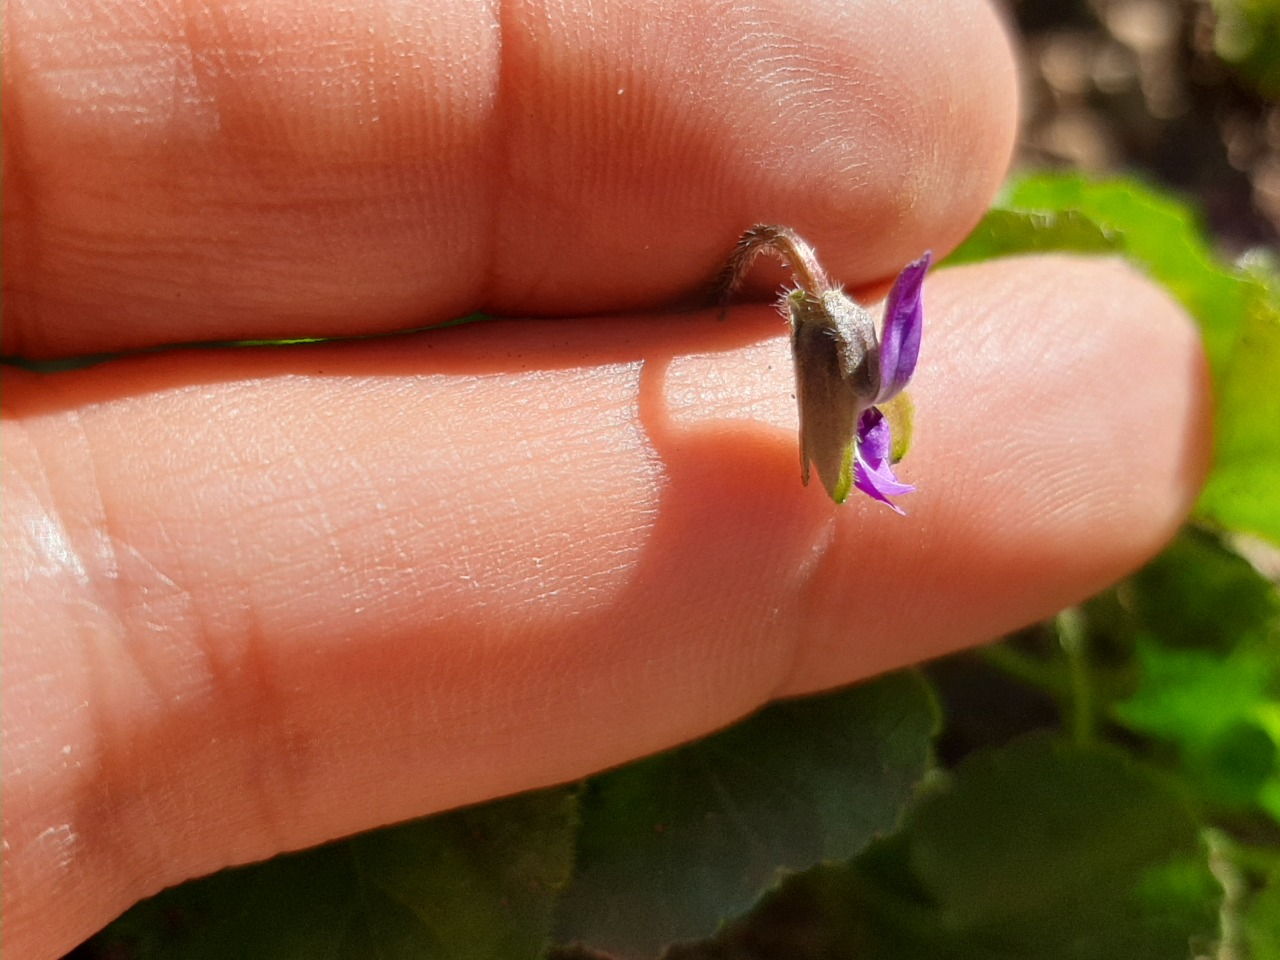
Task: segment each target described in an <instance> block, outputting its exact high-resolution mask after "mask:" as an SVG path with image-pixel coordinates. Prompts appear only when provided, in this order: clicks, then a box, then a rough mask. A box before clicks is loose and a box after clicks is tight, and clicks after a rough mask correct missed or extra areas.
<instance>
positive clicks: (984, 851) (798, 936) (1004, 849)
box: [678, 735, 1220, 960]
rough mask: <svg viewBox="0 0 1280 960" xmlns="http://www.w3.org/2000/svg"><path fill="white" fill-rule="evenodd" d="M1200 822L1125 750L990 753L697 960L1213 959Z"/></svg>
mask: <svg viewBox="0 0 1280 960" xmlns="http://www.w3.org/2000/svg"><path fill="white" fill-rule="evenodd" d="M1219 896H1220V887H1219V885H1218V884H1217V882H1216V881H1215V880H1214V878H1213V876H1212V874H1211V873H1210V871H1209V868H1208V864H1207V857H1206V853H1205V850H1204V849H1203V845H1202V843H1201V840H1200V825H1199V823H1198V822H1197V821H1196V819H1195V817H1194V816H1193V815H1192V813H1191V811H1190V809H1189V808H1188V806H1187V804H1186V802H1185V801H1184V799H1183V798H1182V797H1181V796H1180V795H1179V793H1178V792H1177V791H1176V790H1175V789H1174V788H1173V787H1171V786H1170V784H1169V783H1167V782H1166V781H1165V780H1164V779H1162V778H1161V777H1160V776H1158V775H1156V774H1154V773H1152V772H1151V771H1149V770H1146V769H1144V768H1143V767H1141V766H1139V765H1137V764H1135V763H1133V762H1132V761H1131V760H1130V759H1129V758H1128V757H1127V756H1126V755H1125V754H1124V753H1123V752H1122V751H1120V750H1117V749H1115V748H1110V747H1100V746H1090V747H1078V746H1072V745H1070V744H1067V743H1065V742H1063V741H1059V740H1055V739H1053V738H1051V737H1048V736H1043V735H1034V736H1030V737H1026V738H1023V739H1021V740H1018V741H1016V742H1014V743H1012V744H1010V745H1008V746H1006V747H1003V748H999V749H994V750H987V751H983V752H982V753H979V754H975V755H973V756H972V757H970V758H969V759H968V760H966V761H965V762H964V763H962V764H961V765H960V767H959V768H958V769H957V770H956V772H955V775H954V777H952V778H949V779H947V780H945V781H942V782H941V783H940V784H939V785H938V786H937V788H936V789H934V790H932V791H930V792H928V793H927V794H926V795H925V796H924V797H923V798H922V799H921V801H920V803H919V804H918V806H917V807H916V809H915V810H914V811H913V812H912V814H911V815H910V816H909V818H908V820H907V823H906V825H905V827H904V829H903V831H902V832H901V834H899V835H897V836H895V837H893V838H891V839H889V840H888V841H883V842H880V843H877V844H875V845H874V846H873V847H872V848H871V849H870V850H868V851H867V852H866V853H865V854H863V855H862V856H860V857H859V858H858V859H857V860H855V861H854V862H853V863H852V864H851V865H848V866H845V867H839V866H830V867H824V868H821V869H819V870H815V871H810V872H809V873H806V874H804V875H802V876H799V877H796V878H793V879H792V880H790V881H788V882H787V883H786V884H784V885H783V887H782V888H781V889H780V890H779V891H778V893H777V894H776V895H775V896H774V897H771V898H770V900H769V901H768V902H767V903H765V904H764V905H763V906H762V908H761V910H760V911H759V912H758V913H757V914H755V915H753V916H752V917H749V918H747V919H746V920H744V921H742V922H741V923H738V924H735V925H734V927H733V928H732V929H730V930H728V931H726V933H725V934H724V935H723V937H721V938H720V941H719V942H718V943H717V944H716V945H715V948H714V949H706V950H689V951H685V952H682V953H681V954H678V956H680V957H682V958H684V957H688V958H693V957H707V958H711V957H752V956H760V957H768V956H786V957H788V958H790V960H819V958H821V960H844V958H848V960H919V958H921V957H928V958H930V960H1025V958H1028V957H1035V958H1037V960H1058V958H1061V960H1112V958H1114V960H1146V958H1150V960H1168V958H1170V957H1189V956H1193V955H1195V954H1196V952H1197V950H1203V949H1204V948H1207V947H1208V946H1209V945H1210V944H1211V943H1212V939H1213V937H1214V936H1215V935H1216V927H1217V915H1216V908H1217V902H1218V899H1219Z"/></svg>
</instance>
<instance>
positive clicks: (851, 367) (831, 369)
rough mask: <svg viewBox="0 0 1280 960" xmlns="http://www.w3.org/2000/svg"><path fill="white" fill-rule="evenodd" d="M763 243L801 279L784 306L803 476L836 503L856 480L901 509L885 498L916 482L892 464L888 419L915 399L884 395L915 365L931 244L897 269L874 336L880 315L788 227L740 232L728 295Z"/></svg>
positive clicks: (720, 282)
mask: <svg viewBox="0 0 1280 960" xmlns="http://www.w3.org/2000/svg"><path fill="white" fill-rule="evenodd" d="M762 253H769V254H772V255H773V256H776V257H777V258H778V259H780V260H782V261H783V262H784V263H786V264H787V265H788V266H790V267H791V271H792V273H793V274H794V275H795V279H796V287H795V289H793V290H788V291H785V292H784V293H783V295H782V300H781V303H780V304H779V306H780V308H781V310H782V312H783V314H784V315H785V316H786V317H787V319H788V321H789V323H790V326H791V354H792V358H793V360H794V362H795V374H796V404H797V406H798V407H799V414H800V479H801V480H802V481H803V482H804V483H806V484H807V483H808V482H809V471H810V468H811V467H812V468H813V469H815V470H816V471H817V474H818V478H819V479H820V480H821V481H822V485H823V487H824V488H825V489H826V491H827V494H828V496H830V497H831V499H832V500H834V501H835V502H836V503H844V501H845V499H846V498H847V497H848V496H849V493H850V491H851V490H853V489H855V488H856V489H858V490H861V491H862V492H863V493H865V494H866V495H867V496H869V497H871V498H872V499H873V500H878V501H880V502H881V503H884V504H888V506H890V507H892V508H893V509H894V510H896V511H897V512H898V513H902V512H903V511H902V509H901V508H900V507H898V506H897V504H895V503H894V502H893V501H892V500H890V499H889V498H890V497H895V496H901V495H902V494H905V493H911V492H912V491H913V490H915V487H913V486H911V485H910V484H906V483H902V482H901V481H899V480H898V478H897V476H895V474H894V472H893V461H894V457H893V436H892V428H891V427H890V425H889V422H890V420H891V419H896V418H897V415H898V414H907V413H909V411H910V407H909V405H907V404H906V403H905V402H902V401H905V399H906V398H905V397H904V398H902V401H900V402H898V403H897V404H894V406H895V407H896V408H897V409H896V410H894V409H892V408H885V409H882V405H884V404H889V403H893V401H894V400H895V398H897V397H898V396H899V395H900V394H901V393H902V390H903V388H904V387H905V386H906V385H907V382H908V381H909V380H910V379H911V375H912V374H913V373H914V372H915V369H916V360H917V359H918V358H919V356H920V334H921V330H922V328H923V326H924V311H923V309H922V307H921V303H920V289H921V286H922V284H923V283H924V275H925V273H927V272H928V270H929V264H930V262H931V260H932V258H931V256H930V255H929V254H928V253H926V254H925V255H924V256H922V257H921V258H920V259H919V260H917V261H915V262H914V263H910V264H907V266H906V267H905V268H904V269H903V271H902V272H901V273H900V274H898V279H897V280H895V281H894V284H893V289H892V290H890V291H889V297H888V299H887V300H886V301H885V308H884V320H883V322H882V323H881V325H880V326H881V329H880V333H879V335H878V336H877V333H876V322H875V318H874V317H872V315H871V314H870V312H868V311H867V309H866V308H865V307H863V306H861V305H860V304H858V303H857V302H856V301H854V300H853V298H852V297H850V296H849V295H848V294H846V293H845V292H844V291H843V290H841V289H840V287H839V286H837V285H836V284H834V283H832V282H831V279H830V278H829V277H828V276H827V274H826V271H824V270H823V269H822V265H821V264H819V263H818V258H817V255H816V254H815V253H814V250H813V248H812V247H811V246H809V244H808V243H806V242H805V241H804V240H803V239H801V237H800V236H799V235H798V234H797V233H796V232H795V231H794V230H792V229H791V228H789V227H781V226H774V225H770V224H756V225H755V226H754V227H752V228H751V229H750V230H748V231H747V232H746V233H744V234H743V235H742V237H741V238H740V239H739V240H738V245H737V247H736V248H735V249H734V252H733V255H732V256H731V257H730V258H729V262H728V263H727V264H726V265H725V268H724V270H722V271H721V273H720V276H719V277H717V279H716V289H717V290H718V291H719V294H720V300H721V304H722V305H723V304H725V303H727V302H728V297H729V294H730V293H732V292H733V290H734V289H735V288H736V287H737V286H738V284H739V283H741V282H742V279H743V277H745V276H746V273H747V271H748V270H749V269H750V267H751V264H752V262H753V261H754V260H755V258H756V257H757V256H759V255H760V254H762ZM886 409H889V410H890V416H886V412H885V410H886ZM903 419H905V417H904V418H903Z"/></svg>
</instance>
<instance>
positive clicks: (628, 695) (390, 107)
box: [0, 0, 1207, 958]
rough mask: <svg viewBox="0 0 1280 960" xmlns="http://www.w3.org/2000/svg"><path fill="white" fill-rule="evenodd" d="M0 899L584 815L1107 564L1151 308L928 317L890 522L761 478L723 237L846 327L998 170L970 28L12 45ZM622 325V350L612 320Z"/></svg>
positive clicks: (774, 375) (1193, 410)
mask: <svg viewBox="0 0 1280 960" xmlns="http://www.w3.org/2000/svg"><path fill="white" fill-rule="evenodd" d="M4 29H5V31H6V37H5V41H4V42H5V57H4V71H5V72H4V82H5V89H4V109H5V116H4V123H5V128H4V150H5V153H4V204H5V208H4V216H5V220H4V262H5V266H6V272H5V277H4V283H5V311H6V321H7V322H6V323H5V326H4V329H3V338H4V340H3V343H4V351H5V353H6V354H9V355H14V354H20V355H25V356H29V357H53V356H66V355H75V354H86V353H94V352H99V351H117V350H124V349H131V348H138V347H149V346H154V345H163V344H175V343H184V342H190V341H200V340H211V339H227V338H282V337H293V336H330V335H333V336H336V335H356V334H374V333H382V332H387V331H392V330H396V329H401V328H404V327H406V326H410V325H414V324H422V323H428V322H433V321H439V320H446V319H449V318H452V317H456V316H460V315H463V314H466V313H468V312H469V311H472V310H477V309H480V310H486V311H489V312H492V313H495V314H506V315H513V316H527V315H530V314H533V315H538V316H541V317H569V318H572V319H538V320H521V321H510V322H507V321H503V322H486V323H480V324H474V325H469V326H463V327H458V328H453V329H448V330H441V331H435V332H430V333H426V334H422V335H418V336H413V337H403V338H394V339H385V340H369V341H357V342H345V343H331V344H324V345H312V346H302V347H294V348H273V349H264V350H243V349H238V350H231V349H228V350H192V351H179V352H166V353H162V354H158V355H144V356H138V357H134V358H131V359H125V360H118V361H114V362H111V363H107V364H103V365H99V366H95V367H91V368H88V369H83V370H78V371H71V372H63V373H57V374H45V375H37V374H31V373H26V372H23V371H18V370H7V371H6V376H5V388H4V416H5V421H4V429H3V434H2V438H3V467H4V479H3V491H2V493H3V501H2V507H3V527H2V529H3V545H4V564H3V575H4V599H5V643H4V650H3V657H4V663H3V698H2V701H0V706H2V709H3V727H4V747H3V770H2V772H3V803H2V805H0V808H2V812H3V818H4V851H3V870H4V878H5V879H4V885H3V912H4V917H5V923H4V946H5V948H6V955H7V956H9V957H12V958H27V957H53V956H56V955H58V954H59V953H61V952H63V951H65V950H67V949H68V948H70V947H71V946H73V945H74V944H75V943H76V942H78V941H79V940H81V939H82V938H84V937H85V936H87V935H88V934H90V933H92V932H93V931H94V930H95V929H97V928H98V927H100V926H101V925H102V924H104V923H105V922H107V921H108V920H109V919H110V918H111V917H112V916H114V915H115V914H117V913H118V912H120V911H121V910H123V909H124V908H125V907H127V906H128V905H129V904H130V903H132V902H133V901H135V900H137V899H138V898H140V897H143V896H145V895H147V894H149V893H152V892H154V891H156V890H158V889H160V888H161V887H163V886H166V885H169V884H173V883H176V882H179V881H181V880H183V879H185V878H188V877H191V876H195V875H199V874H202V873H206V872H209V871H213V870H216V869H218V868H220V867H223V866H226V865H229V864H234V863H243V862H247V861H251V860H255V859H260V858H264V857H267V856H270V855H272V854H274V853H277V852H279V851H283V850H290V849H296V848H299V847H303V846H307V845H310V844H315V843H319V842H322V841H324V840H328V839H331V838H334V837H338V836H341V835H344V834H348V833H351V832H354V831H358V830H363V829H366V828H370V827H374V826H377V825H380V824H385V823H388V822H392V821H395V820H400V819H404V818H408V817H413V816H417V815H421V814H426V813H430V812H433V811H437V810H443V809H446V808H449V807H453V806H457V805H460V804H466V803H470V802H474V801H479V800H483V799H486V798H489V797H493V796H497V795H500V794H504V793H510V792H514V791H518V790H522V789H526V788H532V787H537V786H541V785H545V784H549V783H554V782H558V781H564V780H568V779H572V778H576V777H580V776H582V775H585V774H587V773H590V772H592V771H595V770H599V769H601V768H603V767H606V766H609V765H611V764H617V763H621V762H623V761H625V760H627V759H630V758H633V757H636V756H639V755H641V754H644V753H647V752H651V751H654V750H659V749H661V748H663V747H667V746H670V745H672V744H675V743H677V742H680V741H682V740H686V739H689V738H692V737H696V736H698V735H700V734H703V733H706V732H708V731H710V730H712V729H714V728H716V727H718V726H721V725H723V724H726V723H729V722H731V721H732V720H734V719H735V718H738V717H740V716H742V715H743V714H745V713H747V712H749V711H751V710H753V709H754V708H756V707H757V706H759V705H760V704H762V703H764V702H766V701H767V700H769V699H771V698H774V697H778V696H787V695H792V694H799V693H805V692H808V691H814V690H818V689H822V688H825V687H830V686H834V685H838V684H843V683H848V682H851V681H854V680H857V679H859V678H862V677H866V676H869V675H871V674H874V673H878V672H881V671H884V670H888V669H892V668H894V667H897V666H901V665H903V664H908V663H913V662H916V661H919V660H922V659H925V658H928V657H932V656H937V655H939V654H942V653H945V652H947V651H949V650H954V649H957V648H959V647H962V646H965V645H970V644H974V643H978V642H980V641H982V640H985V639H989V638H991V637H994V636H996V635H998V634H1000V633H1002V632H1004V631H1007V630H1009V629H1011V628H1013V627H1016V626H1018V625H1020V624H1024V623H1026V622H1029V621H1031V620H1034V619H1036V618H1039V617H1042V616H1044V615H1047V614H1049V613H1051V612H1052V611H1054V610H1056V609H1058V608H1060V607H1062V606H1063V605H1066V604H1068V603H1071V602H1073V601H1075V600H1077V599H1079V598H1081V597H1083V596H1086V595H1088V594H1089V593H1091V592H1093V591H1095V590H1097V589H1098V588H1100V587H1102V586H1103V585H1105V584H1107V583H1108V582H1110V581H1113V580H1114V579H1116V578H1117V577H1119V576H1121V575H1122V574H1124V573H1125V572H1126V571H1128V570H1130V569H1132V568H1133V567H1134V566H1135V565H1137V564H1138V563H1140V562H1141V561H1142V560H1143V559H1144V558H1146V557H1147V556H1149V555H1150V554H1151V553H1152V552H1154V551H1155V550H1156V549H1157V548H1158V547H1159V545H1160V544H1161V543H1162V542H1163V541H1164V540H1165V539H1166V538H1167V537H1168V536H1169V535H1170V534H1171V532H1172V531H1173V529H1174V528H1175V527H1176V525H1177V524H1178V522H1179V520H1180V519H1181V517H1182V515H1183V514H1184V512H1185V510H1186V509H1187V507H1188V505H1189V503H1190V501H1191V499H1192V497H1193V496H1194V493H1195V491H1196V488H1197V486H1198V484H1199V481H1200V478H1201V476H1202V474H1203V470H1204V464H1205V460H1206V450H1207V413H1206V408H1207V400H1206V387H1205V376H1204V372H1203V362H1202V359H1201V355H1200V352H1199V347H1198V344H1197V341H1196V337H1195V335H1194V332H1193V331H1192V328H1191V327H1190V325H1189V323H1188V322H1187V321H1186V320H1185V318H1184V317H1183V316H1182V314H1181V313H1180V311H1179V310H1178V309H1177V308H1176V307H1175V306H1174V305H1173V303H1172V302H1171V301H1170V300H1169V299H1168V298H1167V297H1166V296H1165V295H1164V294H1163V293H1162V292H1160V291H1159V290H1157V289H1155V288H1153V287H1152V286H1151V285H1150V284H1148V283H1146V282H1145V281H1143V280H1141V279H1140V278H1138V277H1137V276H1135V275H1134V274H1133V273H1132V272H1131V271H1129V270H1128V269H1126V268H1124V267H1122V266H1120V265H1117V264H1115V263H1109V262H1100V261H1083V260H1074V259H1066V258H1021V259H1011V260H1006V261H1000V262H995V263H990V264H986V265H983V266H980V267H972V268H965V269H958V270H950V271H948V270H943V271H939V272H937V273H936V274H934V275H932V276H931V277H930V279H929V281H928V283H927V284H926V292H925V309H926V321H925V322H926V331H925V340H924V354H923V357H922V360H921V363H920V366H919V368H918V370H917V374H916V378H915V380H914V381H913V386H912V394H913V398H914V400H915V403H916V408H917V430H916V439H915V443H914V446H913V448H912V451H911V455H910V457H909V459H908V460H907V461H906V463H905V464H904V465H903V474H904V477H905V479H908V480H909V481H910V482H912V483H915V484H916V485H917V486H918V488H919V492H918V493H916V494H914V495H913V496H912V498H911V499H910V501H909V502H908V503H906V504H905V506H906V507H907V509H908V510H909V511H910V516H909V517H907V518H901V517H898V516H896V515H894V514H893V513H891V512H890V511H888V510H886V509H884V508H882V507H879V506H877V505H875V504H873V503H870V502H858V503H850V504H849V505H847V506H845V507H839V508H838V507H835V506H833V505H832V504H831V503H830V501H829V500H828V499H827V497H826V495H825V493H824V492H823V491H822V489H821V487H818V486H816V485H815V486H812V487H809V488H804V487H802V486H801V485H800V481H799V476H798V473H799V469H798V463H797V455H796V448H795V443H796V441H795V431H794V424H795V407H794V401H793V400H792V399H791V393H792V383H791V371H790V359H789V357H788V355H787V346H786V330H785V324H784V323H783V322H782V321H781V320H780V319H779V317H778V316H777V314H776V312H775V311H774V309H773V307H772V306H767V305H763V304H762V305H758V306H739V307H736V308H735V309H734V310H733V311H732V314H731V317H730V319H729V321H728V322H727V323H720V322H718V321H717V319H716V311H715V310H714V309H712V310H708V311H706V312H703V313H692V314H690V313H672V312H670V311H664V310H662V305H663V304H669V303H672V302H676V301H678V300H679V299H680V298H687V297H688V296H689V295H690V294H691V292H697V291H699V290H701V289H703V286H702V285H703V284H705V283H706V282H707V281H709V280H710V279H711V277H712V276H713V275H714V273H715V272H716V270H717V269H718V268H719V267H720V266H721V265H722V263H723V261H724V258H725V256H727V254H728V252H729V250H730V249H731V247H732V245H733V242H734V240H735V239H736V238H737V236H738V234H739V232H740V231H741V230H742V229H743V228H744V227H746V226H749V225H750V224H752V223H755V222H757V221H765V222H775V223H785V224H788V225H791V226H794V227H795V228H796V229H797V230H799V231H800V232H801V233H802V234H803V235H804V236H805V237H806V238H807V239H808V240H810V241H812V242H813V243H814V245H815V246H816V247H817V249H818V251H819V253H820V254H821V256H822V258H823V263H824V265H825V266H826V267H827V268H828V269H829V270H830V271H831V272H832V273H833V274H834V275H836V276H837V277H839V278H841V279H842V280H843V281H844V282H845V283H846V284H847V285H848V286H849V288H850V289H854V290H862V291H868V290H878V289H880V288H881V287H882V286H883V283H884V281H885V280H886V278H888V277H890V276H892V274H893V273H894V272H895V271H896V270H897V269H898V268H899V267H901V265H902V264H903V263H904V262H906V261H907V260H909V259H912V258H914V257H915V256H917V255H918V254H919V253H920V252H921V251H922V250H924V249H925V248H929V247H931V248H933V249H934V250H935V251H936V252H938V253H939V254H942V253H944V252H945V251H946V250H947V249H948V248H949V247H951V246H952V245H954V244H955V243H956V242H957V241H958V240H959V239H960V238H961V237H962V236H964V234H965V233H966V232H967V230H968V229H969V228H970V227H971V226H972V224H973V223H974V222H975V221H976V219H977V218H978V216H979V215H980V213H981V211H982V209H983V207H984V206H985V205H986V204H987V202H988V201H989V199H990V196H991V194H992V192H993V191H994V189H995V187H996V186H997V184H998V183H999V181H1000V179H1001V176H1002V174H1003V171H1004V165H1005V163H1006V161H1007V156H1008V153H1009V150H1010V145H1011V141H1012V135H1013V124H1014V114H1015V96H1014V72H1013V68H1012V63H1011V58H1010V55H1009V52H1008V49H1007V47H1006V42H1005V40H1004V38H1003V36H1002V34H1001V32H1000V30H999V28H998V26H997V24H996V21H995V18H994V16H993V15H992V13H991V11H990V10H989V9H987V7H986V6H984V5H983V4H980V3H978V2H975V0H950V2H945V3H934V4H929V5H927V6H924V5H914V6H913V5H903V4H890V3H883V2H873V0H866V2H863V3H857V4H850V3H847V2H844V0H839V2H830V3H826V4H820V3H812V4H809V5H807V6H805V7H804V8H799V7H797V6H796V5H793V4H776V3H772V2H768V0H762V2H759V3H756V4H754V5H743V4H724V5H710V4H697V5H689V4H683V3H675V2H669V3H668V2H662V3H651V4H645V5H632V4H628V3H625V2H615V3H605V4H601V3H598V2H597V3H591V4H587V3H577V4H569V5H567V6H565V5H542V4H539V3H537V2H536V0H524V2H513V3H509V4H506V5H504V6H502V7H501V9H500V10H495V9H493V7H492V6H490V5H485V4H478V3H464V2H462V0H456V2H454V3H452V4H451V5H449V6H447V7H445V6H441V7H440V8H438V9H435V10H432V11H431V12H430V16H427V15H425V13H424V8H423V7H422V6H421V5H415V4H410V5H407V6H403V7H396V6H393V5H390V4H371V3H357V4H354V5H344V4H313V3H296V4H290V3H287V2H285V3H278V4H272V3H267V2H263V0H233V2H231V3H228V4H224V5H214V6H208V5H206V6H202V7H198V8H193V7H190V6H186V5H176V4H165V3H162V2H161V0H148V2H147V3H146V4H144V5H142V6H140V5H138V4H110V3H107V4H102V5H100V6H93V5H84V6H80V7H73V6H69V5H67V4H42V3H38V2H33V3H21V2H19V0H13V2H11V3H10V4H8V6H7V7H6V9H5V15H4ZM607 313H613V314H618V315H613V316H604V314H607Z"/></svg>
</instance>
